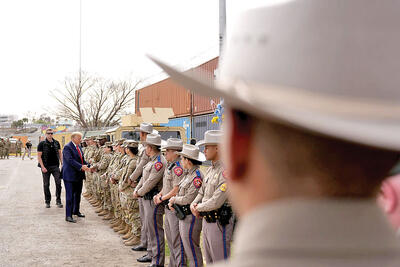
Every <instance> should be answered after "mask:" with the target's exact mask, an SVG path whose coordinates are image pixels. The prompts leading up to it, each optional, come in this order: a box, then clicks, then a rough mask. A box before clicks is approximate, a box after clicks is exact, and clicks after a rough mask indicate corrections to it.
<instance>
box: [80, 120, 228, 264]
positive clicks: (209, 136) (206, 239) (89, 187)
mask: <svg viewBox="0 0 400 267" xmlns="http://www.w3.org/2000/svg"><path fill="white" fill-rule="evenodd" d="M136 130H137V131H139V132H140V140H141V142H140V144H139V143H138V142H136V141H134V140H124V139H122V140H118V141H117V142H116V143H114V144H111V143H110V142H106V138H107V136H99V137H98V138H96V137H91V138H89V139H85V140H84V141H85V143H86V144H87V146H86V147H85V144H84V155H85V158H86V159H87V161H88V162H89V163H90V165H91V172H88V173H87V174H86V182H85V188H86V192H85V193H84V196H85V197H86V198H88V201H89V202H90V203H91V204H92V205H93V206H94V207H97V209H96V212H97V213H98V214H99V215H100V216H104V217H103V219H104V220H109V221H110V223H111V224H110V226H111V227H112V228H113V229H114V231H116V232H118V233H119V234H121V235H122V238H123V239H124V240H125V241H124V243H125V245H127V246H132V245H133V246H134V247H133V248H132V249H133V250H135V251H147V254H146V255H144V256H143V257H141V258H139V259H138V261H139V262H151V265H150V266H164V261H165V243H164V235H165V236H166V238H167V241H168V245H169V249H170V263H169V266H182V265H185V263H186V261H188V262H189V266H196V267H197V266H203V254H202V251H201V249H200V233H201V231H203V252H204V255H205V259H206V262H207V263H208V264H210V263H213V262H216V261H219V260H224V259H227V258H228V257H229V255H230V243H231V239H232V232H233V221H234V217H233V214H232V210H231V208H230V206H229V204H228V202H227V192H226V191H227V187H226V182H225V177H226V174H225V172H224V168H223V166H222V163H221V161H220V160H219V154H218V144H219V142H220V139H221V132H220V131H208V132H206V133H205V139H204V140H203V141H200V142H199V145H204V146H205V154H206V156H205V155H204V154H203V153H201V152H200V151H199V147H198V146H195V145H186V144H185V145H184V144H183V141H182V140H180V139H176V138H170V139H168V140H167V142H166V144H163V145H162V140H161V136H160V135H158V134H157V131H155V130H153V126H152V125H151V124H148V123H142V124H141V125H140V128H137V129H136ZM163 142H164V141H163ZM161 150H163V151H164V154H165V157H164V155H163V154H162V153H161ZM206 159H207V160H210V161H211V162H212V166H211V167H210V168H209V169H208V170H207V173H206V175H203V173H202V171H201V170H200V165H201V164H202V162H204V161H205V160H206ZM164 214H165V219H164V220H163V217H164Z"/></svg>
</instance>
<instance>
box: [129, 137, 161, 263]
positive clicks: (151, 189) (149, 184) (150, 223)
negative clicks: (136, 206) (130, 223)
mask: <svg viewBox="0 0 400 267" xmlns="http://www.w3.org/2000/svg"><path fill="white" fill-rule="evenodd" d="M143 143H144V145H145V146H146V154H147V156H149V158H150V160H149V162H148V163H147V164H146V165H145V166H144V168H143V177H142V179H140V182H139V184H138V185H137V186H136V188H135V191H134V196H135V197H136V198H138V197H143V199H144V200H143V207H144V223H145V224H146V228H147V229H146V231H147V234H148V241H149V244H148V245H149V247H148V248H150V249H151V250H149V249H148V255H144V256H143V257H142V258H139V259H138V261H139V262H147V261H148V260H147V258H148V257H151V265H150V266H152V267H158V266H164V260H165V245H164V229H163V215H164V207H163V206H162V205H155V204H154V202H153V197H154V196H155V195H156V194H157V193H158V192H160V190H161V188H162V178H163V175H164V171H165V167H166V165H167V161H166V160H165V158H164V156H163V155H162V154H161V150H160V149H161V136H160V135H159V134H149V135H147V138H146V141H145V142H143Z"/></svg>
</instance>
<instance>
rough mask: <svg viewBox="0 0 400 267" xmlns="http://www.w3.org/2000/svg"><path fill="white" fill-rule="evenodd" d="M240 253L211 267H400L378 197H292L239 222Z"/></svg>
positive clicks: (396, 245)
mask: <svg viewBox="0 0 400 267" xmlns="http://www.w3.org/2000/svg"><path fill="white" fill-rule="evenodd" d="M235 236H236V238H235V241H234V247H235V256H234V257H233V258H231V259H230V260H228V261H227V262H224V263H220V264H216V265H211V266H212V267H239V266H240V267H250V266H251V267H253V266H294V267H317V266H340V267H372V266H374V267H375V266H385V267H386V266H391V267H394V266H400V243H399V240H398V238H396V234H395V232H394V230H393V229H392V228H390V226H389V224H388V222H387V219H386V218H385V217H384V214H383V212H382V211H381V210H380V209H379V208H378V207H377V205H376V201H375V200H374V199H371V200H365V199H359V200H357V199H342V200H339V199H328V198H327V199H315V200H305V199H291V200H280V201H274V202H271V203H270V204H265V205H262V206H259V207H257V208H256V209H254V210H253V211H250V213H249V214H246V215H245V216H244V217H242V218H241V219H240V220H239V224H238V227H237V231H236V235H235Z"/></svg>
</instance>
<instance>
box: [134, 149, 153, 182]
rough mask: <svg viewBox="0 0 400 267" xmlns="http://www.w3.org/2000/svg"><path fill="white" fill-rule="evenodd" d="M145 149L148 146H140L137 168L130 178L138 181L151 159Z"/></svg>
mask: <svg viewBox="0 0 400 267" xmlns="http://www.w3.org/2000/svg"><path fill="white" fill-rule="evenodd" d="M145 150H146V148H145V147H144V146H139V153H138V159H137V163H136V169H135V171H134V172H133V173H132V175H131V177H129V179H131V180H132V181H136V180H137V179H138V178H139V177H140V176H141V175H142V174H143V168H144V166H145V165H146V164H147V163H148V162H149V160H150V158H149V156H147V155H146V151H145Z"/></svg>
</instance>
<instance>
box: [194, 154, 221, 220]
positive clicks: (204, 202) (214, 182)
mask: <svg viewBox="0 0 400 267" xmlns="http://www.w3.org/2000/svg"><path fill="white" fill-rule="evenodd" d="M224 171H225V169H224V167H223V165H222V162H221V161H216V162H215V163H213V164H212V166H211V167H210V168H208V170H207V172H206V175H205V179H204V183H203V185H202V186H201V188H200V190H199V193H198V195H197V197H196V199H195V200H194V201H193V202H194V203H198V205H197V210H198V211H200V212H204V211H212V210H216V209H219V208H220V207H221V206H222V205H223V204H224V203H225V201H226V200H227V199H228V194H227V192H226V190H227V186H226V179H225V176H224V175H225V173H224Z"/></svg>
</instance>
